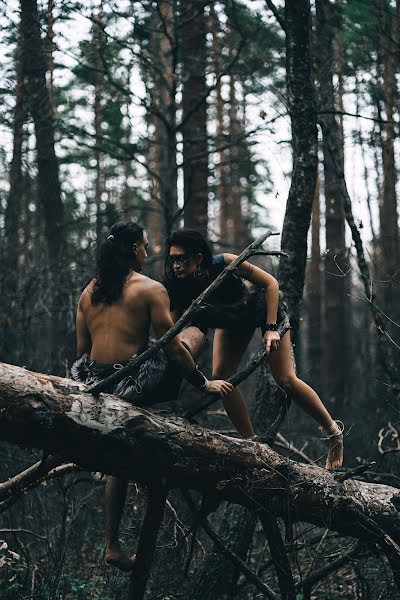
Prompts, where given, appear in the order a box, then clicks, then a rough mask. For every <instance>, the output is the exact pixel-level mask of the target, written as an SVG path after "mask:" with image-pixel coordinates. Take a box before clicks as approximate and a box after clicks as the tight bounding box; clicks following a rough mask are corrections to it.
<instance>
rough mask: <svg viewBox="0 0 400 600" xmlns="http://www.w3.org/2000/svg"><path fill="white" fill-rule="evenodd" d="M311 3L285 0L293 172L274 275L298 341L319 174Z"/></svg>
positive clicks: (300, 0) (302, 0)
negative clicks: (285, 255)
mask: <svg viewBox="0 0 400 600" xmlns="http://www.w3.org/2000/svg"><path fill="white" fill-rule="evenodd" d="M309 19H310V3H309V1H308V0H298V1H297V2H290V1H289V0H287V1H286V4H285V23H286V73H287V75H286V77H287V87H288V105H289V111H290V116H291V121H292V148H293V172H292V183H291V187H290V192H289V198H288V202H287V206H286V213H285V219H284V224H283V231H282V250H284V251H285V252H287V253H288V254H289V258H285V259H282V260H281V261H280V265H279V272H278V279H279V281H280V284H281V288H282V290H283V293H284V295H285V298H286V300H287V302H288V306H289V312H290V318H291V324H292V336H293V339H294V342H296V339H297V332H298V327H299V310H300V302H301V300H302V296H303V288H304V275H305V265H306V258H307V233H308V228H309V226H310V219H311V210H312V199H313V197H314V190H315V182H316V177H317V167H318V158H317V123H316V111H315V100H314V87H313V84H312V81H311V64H310V40H309V30H310V27H309Z"/></svg>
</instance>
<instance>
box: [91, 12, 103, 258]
mask: <svg viewBox="0 0 400 600" xmlns="http://www.w3.org/2000/svg"><path fill="white" fill-rule="evenodd" d="M94 17H95V18H94V23H93V28H92V36H93V40H92V44H93V63H94V65H93V66H94V105H93V109H94V135H95V151H94V157H95V161H96V171H95V173H96V175H95V195H94V199H95V205H96V249H97V250H96V251H97V253H98V252H99V250H100V244H101V241H102V237H103V231H102V230H103V227H102V225H103V223H102V221H103V218H102V210H101V203H102V199H103V198H102V196H103V193H104V190H105V173H104V156H103V153H102V151H101V147H100V144H101V139H102V135H103V119H104V116H103V102H104V64H103V61H104V60H105V56H104V34H103V22H104V20H103V2H100V5H99V8H98V11H97V12H96V13H95V15H94Z"/></svg>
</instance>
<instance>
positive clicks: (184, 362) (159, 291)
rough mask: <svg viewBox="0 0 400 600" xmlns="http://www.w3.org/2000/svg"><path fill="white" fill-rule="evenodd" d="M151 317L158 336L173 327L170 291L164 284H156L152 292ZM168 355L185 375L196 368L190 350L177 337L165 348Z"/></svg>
mask: <svg viewBox="0 0 400 600" xmlns="http://www.w3.org/2000/svg"><path fill="white" fill-rule="evenodd" d="M150 319H151V323H152V325H153V327H154V331H155V332H156V335H157V337H158V338H160V337H162V336H163V335H164V334H166V333H167V331H168V329H171V327H173V325H174V322H173V320H172V317H171V313H170V310H169V297H168V292H167V290H166V289H165V287H164V286H162V285H160V286H154V289H152V290H151V292H150ZM165 351H166V353H167V355H168V357H169V358H170V359H171V360H173V361H174V362H175V363H176V364H177V365H178V367H179V370H180V371H181V373H182V375H183V376H184V377H185V376H186V375H189V374H190V373H192V372H193V370H194V369H195V368H196V365H195V363H194V360H193V358H192V355H191V354H190V352H189V350H187V348H185V346H184V345H183V344H182V342H181V341H180V339H179V337H175V338H174V339H173V340H172V341H171V342H170V343H169V344H168V345H167V346H166V348H165Z"/></svg>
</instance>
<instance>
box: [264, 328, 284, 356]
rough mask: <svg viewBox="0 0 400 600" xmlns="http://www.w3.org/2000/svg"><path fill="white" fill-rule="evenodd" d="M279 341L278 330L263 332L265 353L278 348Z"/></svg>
mask: <svg viewBox="0 0 400 600" xmlns="http://www.w3.org/2000/svg"><path fill="white" fill-rule="evenodd" d="M280 341H281V336H280V335H279V331H266V332H265V334H264V342H265V349H266V351H267V354H269V353H270V352H271V350H279V345H280Z"/></svg>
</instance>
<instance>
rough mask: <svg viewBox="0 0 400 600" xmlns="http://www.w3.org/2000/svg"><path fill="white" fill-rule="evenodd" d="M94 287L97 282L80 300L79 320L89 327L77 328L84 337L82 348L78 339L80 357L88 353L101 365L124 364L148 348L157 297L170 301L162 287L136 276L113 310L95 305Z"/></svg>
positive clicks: (135, 274)
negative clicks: (93, 302) (93, 299)
mask: <svg viewBox="0 0 400 600" xmlns="http://www.w3.org/2000/svg"><path fill="white" fill-rule="evenodd" d="M93 286H94V280H92V281H91V282H90V283H89V285H88V286H87V287H86V288H85V289H84V291H83V293H82V295H81V297H80V300H79V306H78V317H77V318H78V320H79V319H80V318H81V320H82V321H84V323H83V324H84V325H85V326H86V327H82V326H81V327H77V330H78V331H80V332H81V333H82V340H81V347H79V346H80V340H79V339H78V354H83V353H84V352H88V354H90V358H91V359H92V360H94V361H96V362H99V363H107V364H112V363H118V362H121V363H122V362H125V361H127V360H129V359H130V358H131V357H132V356H133V355H134V354H137V353H138V352H141V351H142V350H143V348H144V347H145V346H146V345H147V343H148V338H149V330H150V324H151V313H152V312H153V313H154V303H155V301H156V300H157V299H158V298H157V296H158V297H159V296H163V297H164V298H165V300H167V298H166V291H165V289H164V287H163V286H162V285H161V284H160V283H158V282H156V281H153V280H152V279H150V278H149V277H145V276H144V275H141V274H140V273H136V272H133V273H131V274H130V275H129V276H128V278H127V280H126V282H125V284H124V287H123V290H122V294H121V296H120V298H119V299H118V300H117V302H115V303H113V304H112V305H111V306H110V305H107V304H96V305H93V304H92V293H93ZM79 313H81V315H80V314H79ZM81 325H82V324H81ZM85 329H86V331H85ZM85 334H86V335H85ZM89 344H90V346H91V347H90V349H89Z"/></svg>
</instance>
